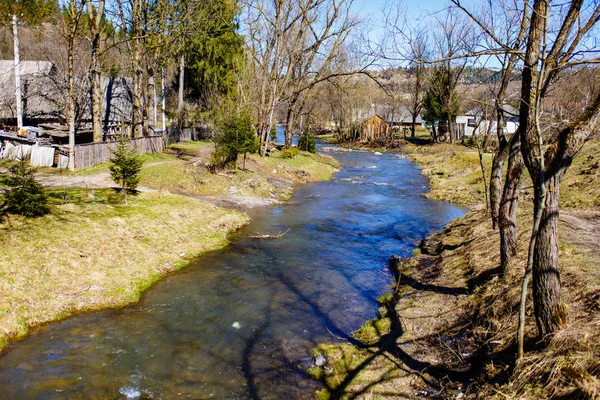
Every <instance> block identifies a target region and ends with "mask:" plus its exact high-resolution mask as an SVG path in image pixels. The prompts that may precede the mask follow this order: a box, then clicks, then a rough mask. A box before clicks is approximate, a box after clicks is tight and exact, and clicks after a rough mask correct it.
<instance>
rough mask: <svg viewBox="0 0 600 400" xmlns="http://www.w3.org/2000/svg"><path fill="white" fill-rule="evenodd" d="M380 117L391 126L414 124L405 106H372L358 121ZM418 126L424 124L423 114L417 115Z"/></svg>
mask: <svg viewBox="0 0 600 400" xmlns="http://www.w3.org/2000/svg"><path fill="white" fill-rule="evenodd" d="M376 115H378V116H379V117H380V118H381V119H383V120H384V121H386V122H387V123H391V124H412V116H411V113H410V111H409V110H408V107H406V106H404V105H399V106H396V107H394V106H390V105H387V104H372V105H371V108H370V109H369V111H368V112H367V113H366V114H362V115H361V116H360V117H359V118H358V120H359V121H360V122H365V121H367V120H369V119H371V118H373V117H374V116H376ZM415 123H416V124H422V123H423V119H422V118H421V114H419V115H417V119H416V120H415Z"/></svg>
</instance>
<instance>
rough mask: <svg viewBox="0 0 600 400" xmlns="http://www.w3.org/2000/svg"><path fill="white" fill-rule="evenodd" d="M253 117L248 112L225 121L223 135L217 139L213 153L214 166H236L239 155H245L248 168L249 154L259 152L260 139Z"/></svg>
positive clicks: (222, 129)
mask: <svg viewBox="0 0 600 400" xmlns="http://www.w3.org/2000/svg"><path fill="white" fill-rule="evenodd" d="M252 125H253V124H252V117H251V116H250V113H248V112H247V111H242V112H241V113H239V115H233V116H231V117H228V118H226V119H225V120H224V121H223V124H222V127H221V134H220V135H218V136H217V137H216V138H215V151H214V153H213V162H212V164H213V166H214V167H221V168H222V167H224V166H226V165H228V164H229V165H231V164H234V163H235V162H236V160H237V157H238V154H243V155H244V164H243V167H242V168H244V169H245V168H246V155H247V153H254V152H255V151H257V150H258V138H257V136H256V132H255V131H254V128H253V126H252Z"/></svg>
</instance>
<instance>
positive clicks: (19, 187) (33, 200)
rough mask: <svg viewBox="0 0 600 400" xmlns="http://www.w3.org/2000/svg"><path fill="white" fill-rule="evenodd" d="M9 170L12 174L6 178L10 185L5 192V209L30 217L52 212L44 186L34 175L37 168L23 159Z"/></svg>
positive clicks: (5, 181)
mask: <svg viewBox="0 0 600 400" xmlns="http://www.w3.org/2000/svg"><path fill="white" fill-rule="evenodd" d="M9 170H10V176H8V177H6V178H4V184H5V185H6V186H7V187H8V189H7V190H6V191H5V193H4V205H3V208H5V211H8V212H11V213H13V214H20V215H24V216H26V217H29V218H32V217H40V216H42V215H44V214H47V213H48V212H50V208H48V197H47V196H46V193H45V192H44V188H43V187H42V185H40V184H39V182H37V181H36V180H35V178H34V177H33V174H34V173H35V171H36V168H33V167H30V166H28V165H27V163H26V161H24V160H23V161H21V162H20V163H18V164H15V165H12V166H11V167H10V168H9Z"/></svg>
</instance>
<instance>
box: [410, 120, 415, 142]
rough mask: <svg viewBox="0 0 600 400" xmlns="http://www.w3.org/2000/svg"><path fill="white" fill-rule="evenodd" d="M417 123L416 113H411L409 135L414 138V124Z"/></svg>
mask: <svg viewBox="0 0 600 400" xmlns="http://www.w3.org/2000/svg"><path fill="white" fill-rule="evenodd" d="M416 123H417V118H416V115H414V114H413V115H412V125H411V126H410V136H411V137H412V138H413V139H414V138H415V130H416V129H415V124H416Z"/></svg>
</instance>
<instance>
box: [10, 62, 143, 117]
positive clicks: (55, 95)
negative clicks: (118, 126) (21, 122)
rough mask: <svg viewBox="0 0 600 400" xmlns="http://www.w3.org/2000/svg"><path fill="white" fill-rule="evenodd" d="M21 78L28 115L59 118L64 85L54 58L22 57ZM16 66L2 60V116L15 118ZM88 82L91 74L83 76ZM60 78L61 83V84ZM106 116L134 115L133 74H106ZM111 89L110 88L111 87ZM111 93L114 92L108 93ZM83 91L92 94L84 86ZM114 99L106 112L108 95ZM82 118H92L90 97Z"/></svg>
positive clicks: (103, 87)
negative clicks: (131, 76)
mask: <svg viewBox="0 0 600 400" xmlns="http://www.w3.org/2000/svg"><path fill="white" fill-rule="evenodd" d="M20 67H21V77H22V78H21V79H22V85H23V99H24V104H23V105H24V114H25V116H26V117H27V118H37V119H55V118H57V117H60V116H61V114H62V112H63V110H61V109H60V108H61V107H60V106H59V105H58V104H57V100H59V99H60V98H61V95H63V93H60V92H61V91H62V90H64V88H63V89H61V87H59V86H60V83H61V82H60V79H58V80H57V79H56V76H55V75H53V74H54V73H55V71H56V69H55V67H54V64H52V63H51V62H50V61H21V63H20ZM14 72H15V66H14V61H13V60H0V118H15V117H16V104H15V74H14ZM83 79H84V82H83V83H82V84H83V85H84V87H85V85H86V84H87V83H88V79H87V77H83ZM57 82H58V84H57ZM101 86H102V93H103V95H102V99H103V102H104V104H103V106H102V110H103V115H102V119H103V120H105V119H108V121H110V122H115V123H127V122H128V121H129V120H130V118H131V109H132V95H131V88H132V78H124V77H117V78H109V77H102V80H101ZM108 89H110V90H108ZM108 93H110V96H107V94H108ZM82 94H83V95H84V96H88V92H87V91H85V90H83V91H82ZM107 97H109V99H110V109H109V115H106V110H107V102H108V101H109V100H108V99H107ZM82 119H83V120H88V121H89V120H91V110H90V107H89V101H88V102H87V103H86V104H85V108H84V109H83V110H82Z"/></svg>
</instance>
